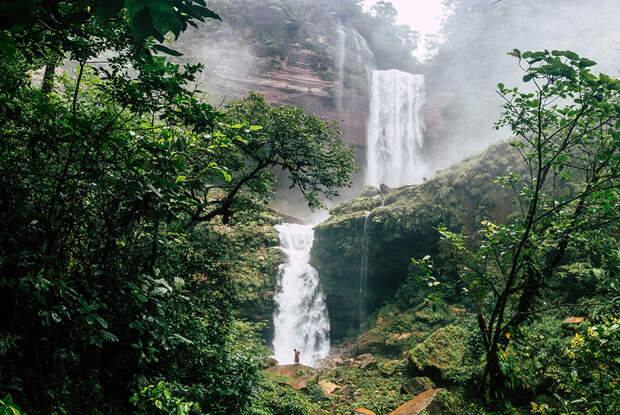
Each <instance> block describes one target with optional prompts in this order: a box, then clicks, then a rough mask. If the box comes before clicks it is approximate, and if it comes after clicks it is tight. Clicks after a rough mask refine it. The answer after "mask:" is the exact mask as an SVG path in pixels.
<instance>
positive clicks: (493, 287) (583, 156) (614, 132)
mask: <svg viewBox="0 0 620 415" xmlns="http://www.w3.org/2000/svg"><path fill="white" fill-rule="evenodd" d="M510 55H512V56H515V57H516V58H517V59H519V62H520V65H521V67H522V68H523V70H524V72H525V75H524V77H523V81H524V82H526V83H530V84H531V91H532V92H530V91H527V92H522V91H520V90H519V89H518V88H513V89H510V88H506V87H505V86H504V85H503V84H499V85H498V92H499V94H500V95H501V96H502V97H503V98H504V100H505V105H504V112H503V113H502V115H501V117H500V120H499V122H498V123H497V125H496V126H497V127H498V128H499V127H502V126H509V127H510V128H511V129H512V131H513V132H514V134H515V136H516V137H517V139H516V140H515V141H514V142H513V143H512V145H513V146H514V147H515V148H516V149H518V151H519V152H520V154H521V156H522V159H523V163H524V166H525V172H524V174H518V173H517V172H511V173H510V174H508V175H506V176H504V177H501V178H500V179H498V182H501V183H502V184H503V186H505V187H506V188H509V189H512V190H513V191H514V193H515V199H516V201H517V203H518V206H519V210H518V212H519V215H518V216H517V217H515V218H514V219H513V220H512V221H511V222H509V223H507V224H496V223H494V222H491V221H483V222H482V228H481V229H480V230H479V234H478V237H479V238H480V239H479V243H478V244H476V245H475V247H474V248H472V247H471V246H470V245H471V244H468V243H467V242H466V238H464V237H463V236H462V235H460V234H456V233H452V232H449V231H447V230H446V229H441V230H440V231H441V233H442V235H443V238H444V239H445V240H447V241H449V242H450V243H451V244H452V245H453V246H454V247H455V249H456V250H457V251H459V252H460V253H461V260H460V262H461V264H462V266H461V267H460V268H461V269H460V271H459V273H460V274H461V275H462V278H463V279H464V281H466V283H467V284H468V286H467V287H466V288H467V292H469V293H470V294H472V295H473V296H474V297H475V298H476V299H477V303H478V307H479V311H480V312H479V315H478V322H479V327H480V330H481V335H482V340H483V344H484V346H485V350H486V351H487V365H486V368H485V372H484V375H483V377H484V380H483V381H485V382H486V380H487V376H488V377H489V379H490V386H489V387H490V389H491V391H492V392H493V393H501V390H505V389H507V390H510V389H512V388H515V379H516V378H515V376H517V373H516V372H515V364H516V363H515V362H514V361H513V360H512V359H513V357H512V356H511V355H510V353H508V352H506V347H507V346H508V345H509V343H511V342H513V343H512V345H513V346H514V347H518V346H519V345H518V342H517V341H516V340H515V339H516V338H517V337H518V336H521V335H522V333H521V332H520V331H519V329H520V327H522V325H523V324H525V323H526V322H527V320H528V319H529V318H530V317H531V316H533V315H536V314H539V313H540V311H534V310H537V309H538V310H543V311H544V310H545V309H549V308H561V307H579V306H585V305H587V304H588V300H587V297H588V296H589V295H592V294H593V293H597V294H608V295H612V294H611V293H613V292H616V291H617V289H616V288H615V285H614V284H613V281H612V280H611V279H608V278H604V276H605V275H608V274H607V272H613V271H612V270H615V269H616V266H617V263H618V261H617V248H616V246H617V245H616V237H615V235H616V232H615V230H617V224H616V221H617V219H618V217H617V215H616V214H615V213H613V212H614V211H617V208H618V203H619V198H618V196H619V195H618V178H619V177H620V176H619V173H618V172H619V171H620V170H619V167H620V166H619V164H618V163H620V155H619V153H618V145H619V144H620V133H619V132H618V126H619V125H620V124H619V123H620V120H619V119H618V115H619V114H620V112H619V111H618V108H619V107H618V106H619V105H620V102H619V101H618V100H619V94H620V82H619V81H617V80H615V79H613V78H611V77H609V76H607V75H605V74H600V75H599V76H594V75H593V74H592V73H591V72H590V67H591V66H593V65H594V62H592V61H590V60H589V59H586V58H580V57H579V56H578V55H576V54H575V53H573V52H570V51H552V52H549V51H541V52H524V53H521V52H520V51H518V50H514V51H513V52H511V53H510ZM579 250H581V256H582V257H583V251H584V250H585V251H586V252H592V253H594V255H592V262H593V263H595V264H601V265H600V266H601V267H603V268H607V271H606V270H601V269H598V265H594V264H593V265H594V266H592V269H593V270H592V273H593V275H598V276H599V277H600V278H599V279H598V281H596V280H595V281H596V282H595V283H594V284H592V283H589V284H585V285H584V284H583V283H582V282H581V281H579V279H578V278H577V277H578V274H577V273H575V272H570V271H569V272H566V269H567V268H568V269H570V266H568V265H566V264H565V261H567V260H568V259H570V258H571V257H572V256H574V255H575V251H579ZM577 255H579V254H577ZM602 258H605V259H604V260H602ZM603 264H605V265H603ZM565 265H566V266H565ZM564 266H565V267H564ZM595 270H596V271H595ZM569 276H570V277H572V279H569V278H567V277H569ZM558 277H561V278H560V279H558ZM562 277H563V278H562ZM581 280H582V281H583V279H582V278H581ZM575 281H577V283H578V284H580V285H581V287H579V288H581V289H579V288H577V287H572V285H573V284H574V283H575ZM590 281H592V280H591V279H590ZM590 281H588V282H590ZM592 282H594V281H592ZM574 288H577V289H576V290H575V289H574ZM558 293H560V295H558ZM488 299H491V300H490V302H489V303H486V301H487V300H488ZM567 300H576V304H575V303H570V302H568V301H567ZM601 300H602V301H605V299H604V298H601ZM485 304H487V307H484V305H485ZM521 349H522V350H523V347H521ZM498 396H499V395H498Z"/></svg>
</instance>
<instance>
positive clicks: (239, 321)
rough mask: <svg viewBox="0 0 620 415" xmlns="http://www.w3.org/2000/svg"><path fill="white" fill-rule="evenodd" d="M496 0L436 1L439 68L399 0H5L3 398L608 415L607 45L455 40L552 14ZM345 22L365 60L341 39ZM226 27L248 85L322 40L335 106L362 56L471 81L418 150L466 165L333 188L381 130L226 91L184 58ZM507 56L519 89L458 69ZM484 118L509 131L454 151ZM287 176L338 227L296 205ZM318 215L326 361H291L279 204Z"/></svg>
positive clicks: (222, 39)
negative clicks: (248, 62)
mask: <svg viewBox="0 0 620 415" xmlns="http://www.w3.org/2000/svg"><path fill="white" fill-rule="evenodd" d="M491 3H493V2H491V1H490V0H488V1H486V0H480V1H473V2H471V4H468V3H467V2H462V1H457V0H449V1H446V2H445V6H446V8H447V9H448V10H450V12H451V14H450V15H449V16H448V17H447V18H446V21H445V25H444V29H443V35H444V36H445V39H444V40H443V43H442V42H439V41H438V42H437V44H436V45H435V48H436V50H434V51H433V52H434V53H435V55H434V57H432V58H431V59H429V60H427V61H424V62H420V61H419V60H417V59H416V58H415V57H414V56H413V55H412V52H413V51H414V50H415V49H416V48H417V45H418V42H419V34H418V33H417V32H415V31H414V30H412V29H411V28H409V27H408V26H406V25H399V24H397V19H396V16H397V11H396V8H395V7H394V6H393V5H392V4H391V3H390V2H387V1H379V2H377V3H376V4H375V5H374V6H373V7H370V8H365V7H364V4H363V2H361V1H359V0H340V1H331V0H318V1H317V0H315V1H311V0H264V1H263V0H261V1H249V0H212V1H205V0H113V1H106V0H45V1H40V0H11V1H5V2H2V3H0V311H1V314H0V415H5V414H6V415H8V414H12V415H20V414H33V415H36V414H93V415H95V414H128V413H135V414H177V415H180V414H222V415H223V414H245V415H321V414H338V415H340V414H342V415H345V414H366V415H372V414H374V415H376V414H379V415H383V414H388V413H389V414H395V415H399V414H400V415H402V414H405V415H406V414H413V415H418V414H423V415H429V414H430V415H459V414H478V415H485V414H487V415H500V414H528V413H532V414H549V415H573V414H589V415H604V414H615V413H618V412H619V411H620V387H619V384H620V304H619V300H618V299H619V298H620V294H619V293H618V290H619V289H620V287H619V286H618V275H619V273H620V250H619V249H618V235H619V234H620V232H619V231H620V228H619V221H618V220H619V219H620V216H619V215H618V212H619V211H620V209H619V207H620V199H619V196H620V195H619V187H620V184H619V178H620V150H619V146H620V81H619V80H618V79H615V78H614V74H613V72H612V71H617V69H618V68H617V62H616V66H615V67H613V68H614V69H613V70H612V71H609V72H610V73H609V74H605V73H600V72H599V70H598V68H599V66H597V63H596V62H594V61H593V60H591V59H589V58H588V57H585V55H584V56H582V55H583V53H582V51H581V50H579V53H576V52H573V51H571V50H568V48H562V49H550V50H547V49H545V47H547V46H546V45H540V47H536V45H534V47H533V48H532V49H533V50H534V51H525V50H520V49H516V47H519V46H518V45H513V44H510V40H511V39H505V38H499V39H495V42H494V43H493V42H489V45H487V46H488V47H487V46H485V48H482V49H483V50H484V53H482V52H481V54H480V55H477V54H476V53H470V54H465V52H464V51H465V49H466V45H470V44H472V43H475V44H486V43H485V42H488V39H484V36H485V35H484V31H485V30H487V29H488V26H487V25H486V23H487V22H489V21H493V22H494V24H495V25H497V26H498V27H499V26H502V25H507V24H506V23H502V22H501V21H499V20H493V19H495V18H496V17H497V13H499V14H500V15H502V14H503V13H505V16H506V20H505V22H508V21H509V22H511V24H513V23H514V20H512V18H511V16H510V14H511V13H513V14H515V15H518V16H522V15H523V16H530V15H532V13H533V5H534V3H536V4H540V2H532V1H529V0H527V1H526V0H524V1H520V2H512V1H511V2H508V1H504V2H502V4H501V5H500V6H501V9H489V7H493V5H492V4H491ZM506 3H513V4H506ZM515 3H518V4H515ZM559 3H562V2H560V1H555V0H554V1H550V2H549V4H545V6H544V7H549V8H550V11H551V12H553V10H554V8H555V7H559ZM607 6H608V5H607V3H605V5H604V6H602V8H601V10H602V11H604V10H607V9H606V7H607ZM591 7H594V6H591ZM488 10H492V11H491V12H489V11H488ZM497 10H499V12H497ZM472 16H475V17H476V19H471V17H472ZM489 16H491V18H489ZM508 26H509V25H508ZM511 27H512V26H511ZM517 29H518V27H516V28H515V30H517ZM348 34H351V35H350V37H349V41H348V42H353V41H355V42H357V44H358V45H359V39H362V40H363V41H364V44H365V46H364V48H366V49H367V51H368V52H367V54H368V56H371V57H372V59H371V58H368V59H366V58H365V57H362V56H361V54H360V52H359V51H358V53H357V55H351V56H350V57H349V58H343V57H342V55H339V53H340V54H341V53H342V51H340V52H339V49H344V48H347V47H348V46H347V45H349V43H347V40H346V38H345V36H348ZM340 35H341V36H342V38H341V39H342V41H341V43H340V45H341V47H340V48H336V47H334V45H335V43H334V42H336V39H338V36H340ZM353 35H355V36H353ZM330 36H331V37H330ZM232 38H234V39H236V41H238V42H243V43H244V44H248V45H251V49H252V54H253V56H255V57H256V59H257V62H258V65H257V66H256V68H255V69H254V72H253V74H252V76H254V77H260V76H262V75H264V74H274V73H277V72H278V71H282V70H283V68H286V67H287V65H289V64H290V59H291V56H293V54H291V50H293V49H294V50H296V52H295V53H297V54H300V53H301V52H299V51H300V50H301V51H302V52H303V53H306V55H304V56H307V57H306V58H304V59H307V62H308V65H309V66H310V70H311V71H313V72H312V73H316V74H318V75H317V76H318V78H319V79H320V80H324V81H326V82H332V84H329V85H330V87H329V88H331V89H329V90H328V95H329V96H327V98H328V99H326V100H325V102H326V103H327V104H325V105H326V106H327V107H329V108H332V109H333V108H336V109H337V110H338V111H340V112H339V113H338V114H339V115H340V114H341V113H345V112H346V111H344V110H342V108H346V101H347V100H348V99H351V98H350V97H352V96H354V95H355V96H361V95H363V94H369V95H372V93H373V91H374V90H373V88H372V85H371V84H370V81H369V80H368V79H367V77H369V78H370V76H371V75H370V74H371V72H372V71H384V72H390V73H391V74H392V75H393V74H394V71H395V70H397V71H398V72H406V73H424V74H425V75H426V77H427V79H428V82H429V85H430V87H429V88H435V87H437V86H438V85H441V87H442V88H444V89H445V90H450V91H451V93H452V94H454V96H456V97H457V98H458V99H455V100H453V101H451V102H450V103H449V105H446V106H445V108H443V107H442V111H443V113H442V114H443V115H442V117H444V118H442V120H444V121H446V120H450V121H451V122H452V123H448V122H444V123H443V124H441V125H440V126H438V127H436V128H433V129H431V128H430V127H428V128H427V129H426V131H425V134H426V135H427V137H441V140H443V141H440V139H439V138H438V139H437V140H438V141H437V142H436V143H435V144H431V145H430V146H427V147H424V148H422V149H421V150H420V153H421V154H422V155H425V156H427V157H430V156H432V157H435V159H436V158H437V156H436V154H437V152H438V151H440V149H441V146H445V145H446V143H448V142H449V140H451V139H455V140H457V141H458V142H459V143H460V144H455V148H456V150H454V149H452V150H445V152H446V156H445V159H444V160H449V161H450V162H451V161H453V160H454V159H455V158H456V157H455V156H454V154H455V153H457V152H459V151H461V156H465V155H469V157H467V158H464V159H463V157H461V160H460V161H459V162H458V163H455V164H453V165H451V166H449V167H445V168H442V169H441V170H439V171H437V172H435V173H433V174H432V175H429V177H424V179H423V180H420V181H419V183H413V182H410V183H406V185H402V186H398V187H390V186H387V185H385V184H382V185H381V186H380V187H373V186H366V187H364V188H363V189H362V191H361V192H360V193H359V194H358V195H356V197H352V198H349V199H348V200H344V201H343V197H344V196H348V195H349V193H346V192H347V189H348V188H350V187H351V186H352V185H353V184H354V180H356V179H355V177H356V176H355V175H356V174H358V173H360V166H358V165H357V164H356V157H357V158H358V159H359V156H356V151H357V152H358V153H359V151H361V150H360V148H362V149H363V148H364V147H363V146H359V145H358V147H357V148H354V147H353V146H352V145H351V144H350V143H345V142H344V141H343V134H342V131H341V125H340V123H339V122H338V121H328V120H326V117H323V116H320V115H319V114H314V113H312V111H310V110H309V109H307V108H304V109H302V108H299V107H297V106H294V105H283V104H282V102H278V103H274V102H270V100H269V99H268V98H269V97H266V96H263V95H262V94H261V93H258V92H251V91H248V92H247V93H244V94H243V96H240V97H239V96H237V97H235V98H233V99H228V100H226V101H225V102H213V101H212V100H209V95H210V94H212V93H213V92H214V91H210V90H208V89H206V90H205V89H203V88H204V87H205V85H206V86H207V88H211V87H214V88H216V87H217V85H216V83H217V79H218V78H215V77H214V78H213V79H212V80H210V81H209V82H208V83H206V84H205V83H204V82H202V81H201V80H202V77H204V76H205V73H206V74H207V75H210V73H209V72H208V68H205V65H204V64H203V63H201V62H200V60H199V59H198V58H196V56H198V55H195V54H193V52H192V51H193V50H195V45H196V44H199V46H200V48H203V49H206V50H208V49H209V48H216V47H217V46H218V43H219V44H222V45H229V44H230V43H227V42H229V41H230V39H232ZM350 39H353V40H350ZM619 40H620V39H619ZM498 44H499V45H501V47H499V46H497V45H498ZM226 47H228V46H226ZM359 49H360V50H361V49H362V48H361V46H359ZM482 49H480V50H482ZM500 49H501V50H500ZM467 50H471V49H467ZM474 50H475V49H474ZM489 51H491V52H489ZM506 52H508V58H509V62H510V63H509V67H510V69H509V71H510V73H511V75H510V76H509V77H508V78H507V79H499V80H490V79H488V77H484V76H482V75H480V76H479V77H472V78H473V79H472V81H471V83H468V84H467V85H466V86H463V85H461V84H460V83H459V80H460V76H461V75H462V74H459V76H456V74H457V72H458V71H459V70H460V68H462V67H464V66H473V65H479V64H481V61H482V65H492V64H493V62H487V61H485V60H484V59H486V57H487V56H489V55H488V54H495V53H497V54H500V53H501V54H502V56H503V57H505V56H506ZM364 53H366V52H364ZM240 55H241V53H240ZM455 56H456V58H455ZM240 59H242V58H241V57H240ZM339 59H340V61H339ZM347 59H349V60H350V61H347ZM455 60H456V61H458V65H456V64H455V65H453V64H452V62H454V61H455ZM304 62H306V61H304ZM351 62H353V63H351ZM502 62H504V61H502ZM305 64H306V63H304V65H305ZM354 64H357V65H358V66H360V67H362V70H360V69H359V68H357V67H354ZM605 64H606V65H613V63H611V64H609V63H605ZM502 65H503V63H502ZM497 66H501V65H500V64H497ZM507 67H508V66H505V67H504V66H502V71H503V70H506V71H508V69H505V68H507ZM356 68H357V69H356ZM493 73H495V72H493ZM416 79H418V80H419V79H421V78H419V77H418V78H416ZM446 79H449V81H446V82H443V80H446ZM489 82H491V84H492V85H491V86H489V85H488V84H489ZM498 82H504V83H499V84H498ZM369 85H371V86H369ZM337 88H341V89H342V90H344V92H342V90H341V91H340V92H338V89H337ZM482 89H485V90H487V89H488V91H486V92H485V93H495V94H496V95H497V96H498V97H499V99H500V102H501V105H497V103H492V102H490V101H486V100H482V99H478V98H477V97H478V96H477V95H475V93H474V92H475V91H476V90H482ZM282 90H286V88H285V87H282ZM351 91H354V92H351ZM360 91H361V92H360ZM472 91H474V92H472ZM431 92H432V91H431ZM338 94H340V98H338V96H339V95H338ZM343 97H344V98H343ZM464 97H466V98H464ZM407 99H408V100H409V101H407V102H411V101H412V100H414V99H415V97H414V94H413V93H412V92H411V93H409V95H408V97H407ZM317 102H320V103H322V102H323V101H317ZM343 102H344V103H343ZM360 102H361V100H360ZM403 102H404V101H403ZM285 104H286V103H285ZM313 105H316V104H313ZM398 105H400V106H402V107H404V104H401V103H400V101H399V102H398ZM410 107H411V106H410ZM410 107H406V108H408V109H409V108H410ZM399 108H400V107H399ZM370 111H372V109H371V110H370ZM419 111H422V110H421V109H420V110H419ZM493 111H495V113H494V114H492V115H490V116H489V115H488V114H489V113H490V112H493ZM317 112H320V111H317ZM471 114H473V115H471ZM470 115H471V116H470ZM355 116H356V117H358V116H359V117H361V116H360V115H359V114H358V113H356V115H355ZM355 122H356V123H359V124H364V125H365V124H366V123H367V120H366V119H356V121H355ZM343 123H344V121H343ZM467 123H470V124H469V127H463V128H461V126H463V125H465V124H467ZM481 123H485V124H486V125H487V127H488V128H489V129H490V128H495V130H496V131H499V132H500V134H502V135H503V137H502V138H503V140H502V141H500V142H498V143H495V144H493V145H491V146H490V147H488V148H486V149H485V150H484V151H482V152H479V153H476V154H473V155H470V154H471V152H472V151H470V152H469V153H467V154H464V153H463V150H462V149H463V148H465V145H464V144H463V143H467V142H469V141H467V140H474V139H475V137H471V136H473V135H475V134H477V132H478V131H479V130H478V125H479V124H481ZM410 124H411V123H410ZM410 124H407V125H410ZM411 128H413V126H412V125H411ZM364 131H365V130H364ZM386 136H387V134H386ZM464 136H468V138H467V139H465V138H463V137H464ZM454 137H456V138H454ZM365 139H366V137H362V138H361V141H364V140H365ZM459 140H460V141H459ZM490 141H491V139H490V138H489V137H487V136H485V137H480V143H483V144H480V143H479V144H478V145H476V146H472V147H473V148H474V149H475V150H476V151H477V150H479V149H480V148H482V147H484V146H486V145H487V144H488V143H489V142H490ZM442 143H443V144H442ZM386 158H387V159H389V157H386ZM429 160H430V158H429ZM357 161H358V162H359V160H357ZM412 162H413V161H412ZM433 163H434V164H433ZM439 164H440V163H437V162H435V161H433V160H431V161H429V165H433V166H435V165H439ZM442 167H443V166H442ZM361 168H362V169H364V166H363V165H362V166H361ZM357 180H361V179H359V178H358V179H357ZM277 187H285V188H290V189H292V193H291V194H293V195H295V197H296V198H298V199H299V200H298V202H300V203H299V204H304V205H306V206H307V207H308V208H309V209H312V210H320V209H324V208H325V207H326V206H329V207H331V209H330V210H329V217H327V216H325V217H322V218H321V219H325V220H322V221H321V222H320V223H319V221H318V220H316V217H317V216H313V217H312V218H310V217H308V218H303V217H302V218H300V217H298V216H302V215H303V214H304V213H305V212H306V211H305V210H303V211H302V210H299V212H283V211H281V209H280V208H281V207H282V206H289V205H287V204H285V203H284V202H282V201H279V200H278V197H279V196H278V194H275V195H274V191H275V189H276V188H277ZM293 192H294V193H293ZM343 193H344V196H343ZM334 200H336V201H338V204H336V202H334ZM295 214H298V215H297V216H295ZM304 221H305V223H306V224H307V225H308V226H309V227H308V228H307V231H310V229H312V231H311V232H310V233H311V234H312V235H313V238H314V239H312V240H309V241H306V242H309V243H310V244H311V245H310V246H311V249H310V246H308V247H307V249H306V248H303V249H306V251H304V255H306V256H307V258H306V257H303V258H302V262H303V261H305V262H307V264H306V266H307V268H304V270H303V272H302V274H303V276H304V278H306V279H305V280H304V284H306V285H307V284H309V282H308V281H309V280H310V279H311V278H316V281H315V282H316V283H317V284H318V288H314V287H313V288H312V290H311V291H312V293H311V294H312V301H311V302H312V304H310V305H309V304H305V306H306V307H309V306H312V307H314V309H316V308H318V309H319V312H320V313H319V314H320V315H319V317H320V320H321V323H320V324H323V325H325V324H328V325H327V327H326V329H324V330H323V331H322V332H320V333H322V334H321V335H324V336H325V339H323V340H325V341H327V346H328V347H327V349H329V353H327V354H325V355H321V356H320V359H318V358H317V359H316V360H315V361H312V362H310V361H307V360H305V361H304V360H302V362H303V363H305V362H310V363H308V364H300V363H299V361H295V362H294V363H295V364H292V365H290V364H287V363H293V356H294V355H293V346H295V347H297V348H299V347H300V346H301V345H300V344H292V345H291V347H290V355H291V358H290V362H289V361H276V360H275V359H274V352H276V353H277V352H278V350H275V351H274V348H277V347H278V346H275V345H276V343H277V340H278V339H281V338H282V337H278V333H275V334H274V330H277V327H275V326H276V325H277V324H279V323H277V322H275V321H274V320H277V319H278V317H281V314H282V309H283V308H282V304H281V303H280V302H281V301H284V300H283V299H282V298H283V294H282V291H283V290H284V288H283V281H282V279H283V278H284V277H283V274H285V273H286V272H290V269H291V268H294V267H291V261H293V260H294V259H295V258H293V257H294V255H296V254H295V252H293V251H294V249H298V250H303V249H301V248H299V247H293V248H290V247H288V245H286V243H288V242H287V241H285V240H284V239H283V235H284V234H283V233H282V232H283V230H282V229H283V228H282V222H286V223H291V224H295V225H297V224H299V223H301V222H304ZM310 224H311V225H310ZM294 229H297V228H294ZM295 231H296V232H297V230H295ZM312 232H313V233H312ZM295 242H296V243H299V242H298V241H295ZM293 245H294V244H293ZM285 248H287V249H285ZM291 252H293V253H291ZM287 266H289V268H288V270H289V271H287V268H286V267H287ZM308 269H310V270H311V271H308ZM319 282H320V283H319ZM302 285H303V284H302ZM293 288H294V289H296V290H297V291H303V290H304V287H302V286H299V287H293ZM306 288H307V287H306ZM323 296H324V300H323ZM304 301H306V300H304ZM307 302H308V301H306V303H307ZM276 303H277V304H276ZM302 305H304V304H302ZM328 314H329V317H327V315H328ZM315 317H316V316H315V315H311V314H310V313H308V314H307V315H302V316H301V319H302V320H303V319H306V320H309V321H310V323H312V324H315V325H316V324H319V323H316V322H315V321H314V320H313V319H315ZM316 320H317V321H318V320H319V318H318V317H316ZM325 322H327V323H325ZM280 327H281V326H280ZM299 330H300V331H301V329H299ZM304 330H305V328H304ZM325 330H327V331H325ZM311 333H312V335H307V336H306V337H307V338H306V341H307V342H309V343H310V342H312V341H316V342H317V344H318V343H319V340H321V339H318V337H319V335H318V334H315V333H314V332H311ZM280 336H281V334H280ZM313 336H314V337H315V338H313V339H310V337H313ZM286 347H287V349H286V350H287V352H286V353H288V350H289V349H288V343H286ZM330 347H331V349H330ZM303 350H304V351H305V349H303ZM317 353H318V352H317ZM321 353H322V352H321ZM317 356H318V355H317ZM304 358H306V356H303V355H302V359H304ZM278 359H279V358H278Z"/></svg>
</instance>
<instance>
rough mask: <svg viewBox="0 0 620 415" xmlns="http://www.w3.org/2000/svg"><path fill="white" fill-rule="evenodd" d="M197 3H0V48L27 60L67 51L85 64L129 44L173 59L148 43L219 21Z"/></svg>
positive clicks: (100, 0) (174, 0)
mask: <svg viewBox="0 0 620 415" xmlns="http://www.w3.org/2000/svg"><path fill="white" fill-rule="evenodd" d="M204 6H205V2H204V1H202V0H150V1H148V2H140V1H135V0H113V1H105V0H87V1H72V0H54V1H48V2H36V1H17V0H11V1H8V2H3V3H2V4H1V5H0V15H2V19H1V20H0V30H2V31H3V33H2V36H1V37H0V50H2V53H3V54H4V55H5V56H15V53H16V51H20V52H22V53H24V54H25V56H26V57H27V58H29V59H31V60H32V59H46V60H49V59H50V52H53V53H57V54H58V56H57V58H61V57H62V56H63V52H68V53H69V54H71V56H72V57H74V58H76V59H78V60H80V61H84V60H86V59H89V58H92V57H95V56H97V54H99V53H101V52H102V51H104V50H106V49H108V48H110V49H114V48H115V47H117V46H118V45H119V43H121V42H124V43H126V44H131V45H132V47H135V48H136V51H138V52H139V53H149V50H148V47H149V46H151V47H152V50H153V51H156V52H157V51H158V52H164V53H166V54H171V55H176V54H177V52H175V51H174V50H172V49H170V48H168V47H166V46H164V45H161V44H155V43H152V42H151V39H153V38H154V39H156V40H157V41H158V42H160V43H162V42H164V36H165V35H166V34H167V33H172V34H173V35H174V36H175V38H177V37H178V36H179V34H180V33H181V32H182V31H184V30H186V29H187V27H188V25H191V26H194V27H195V26H196V25H197V23H198V22H204V21H205V20H206V19H220V17H219V16H218V15H217V14H216V13H214V12H213V11H212V10H210V9H208V8H206V7H204Z"/></svg>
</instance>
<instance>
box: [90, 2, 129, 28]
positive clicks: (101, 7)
mask: <svg viewBox="0 0 620 415" xmlns="http://www.w3.org/2000/svg"><path fill="white" fill-rule="evenodd" d="M124 4H125V1H124V0H98V1H97V5H96V6H95V11H94V16H95V17H94V19H93V23H94V24H95V25H102V24H103V23H105V22H107V21H108V20H109V19H110V18H112V17H114V16H116V15H118V14H119V12H120V11H121V9H122V8H123V5H124Z"/></svg>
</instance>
